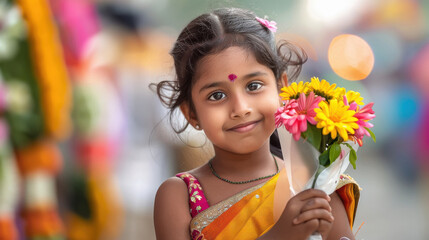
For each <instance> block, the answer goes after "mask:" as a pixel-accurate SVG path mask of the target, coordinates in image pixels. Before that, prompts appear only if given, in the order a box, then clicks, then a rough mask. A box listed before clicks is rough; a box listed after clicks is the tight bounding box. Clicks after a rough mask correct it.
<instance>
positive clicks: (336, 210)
mask: <svg viewBox="0 0 429 240" xmlns="http://www.w3.org/2000/svg"><path fill="white" fill-rule="evenodd" d="M330 197H331V202H330V204H331V208H332V215H334V218H335V220H334V222H333V224H332V228H331V232H330V233H329V235H328V240H330V239H332V240H338V239H340V238H341V237H348V238H350V239H351V240H354V239H355V237H354V235H353V233H352V230H351V229H350V223H349V220H348V218H347V213H346V210H345V208H344V204H343V202H342V201H341V198H340V197H339V196H338V194H337V193H336V192H334V193H332V194H331V195H330Z"/></svg>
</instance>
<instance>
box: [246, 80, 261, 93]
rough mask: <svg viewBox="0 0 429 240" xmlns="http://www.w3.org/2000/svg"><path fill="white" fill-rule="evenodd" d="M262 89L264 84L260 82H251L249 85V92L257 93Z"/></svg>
mask: <svg viewBox="0 0 429 240" xmlns="http://www.w3.org/2000/svg"><path fill="white" fill-rule="evenodd" d="M261 87H262V84H261V83H259V82H251V83H249V84H248V85H247V90H249V91H256V90H258V89H260V88H261Z"/></svg>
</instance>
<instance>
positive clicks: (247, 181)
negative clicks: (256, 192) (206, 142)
mask: <svg viewBox="0 0 429 240" xmlns="http://www.w3.org/2000/svg"><path fill="white" fill-rule="evenodd" d="M271 155H272V154H271ZM272 156H273V159H274V163H275V164H276V169H277V170H276V172H275V173H273V174H271V175H268V176H264V177H258V178H255V179H251V180H246V181H237V182H234V181H231V180H228V179H226V178H223V177H221V176H219V175H218V174H217V173H216V171H215V170H214V168H213V166H212V160H211V159H210V161H209V167H210V170H211V171H212V173H213V175H215V176H216V177H217V178H219V179H220V180H222V181H224V182H227V183H231V184H245V183H251V182H256V181H259V180H262V179H266V178H270V177H273V176H274V175H276V174H277V173H279V172H280V171H279V165H278V164H277V161H276V158H275V157H274V155H272Z"/></svg>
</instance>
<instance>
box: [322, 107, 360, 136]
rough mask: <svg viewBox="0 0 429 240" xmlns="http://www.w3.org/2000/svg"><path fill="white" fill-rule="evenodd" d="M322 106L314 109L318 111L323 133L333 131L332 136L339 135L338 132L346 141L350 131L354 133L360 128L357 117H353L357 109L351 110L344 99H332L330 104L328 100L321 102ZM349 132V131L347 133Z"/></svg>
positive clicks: (326, 133)
mask: <svg viewBox="0 0 429 240" xmlns="http://www.w3.org/2000/svg"><path fill="white" fill-rule="evenodd" d="M319 107H320V108H316V109H314V111H315V112H316V117H315V118H314V119H315V120H316V121H317V127H318V128H323V130H322V133H323V135H328V134H329V133H331V138H332V139H335V138H336V137H337V132H338V134H339V135H340V136H341V138H342V139H344V141H347V140H348V139H349V137H348V133H350V134H354V133H355V129H358V128H359V126H358V125H357V123H356V122H357V120H358V119H357V118H355V117H353V115H354V114H355V111H353V110H349V106H346V105H344V103H343V102H342V101H338V100H337V99H332V100H331V101H330V102H329V104H328V103H327V102H326V101H322V102H320V103H319ZM347 132H348V133H347Z"/></svg>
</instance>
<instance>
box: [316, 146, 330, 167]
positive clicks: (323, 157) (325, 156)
mask: <svg viewBox="0 0 429 240" xmlns="http://www.w3.org/2000/svg"><path fill="white" fill-rule="evenodd" d="M319 164H320V165H322V166H325V167H328V166H329V164H330V162H329V150H326V151H324V152H323V153H322V154H320V156H319Z"/></svg>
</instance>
